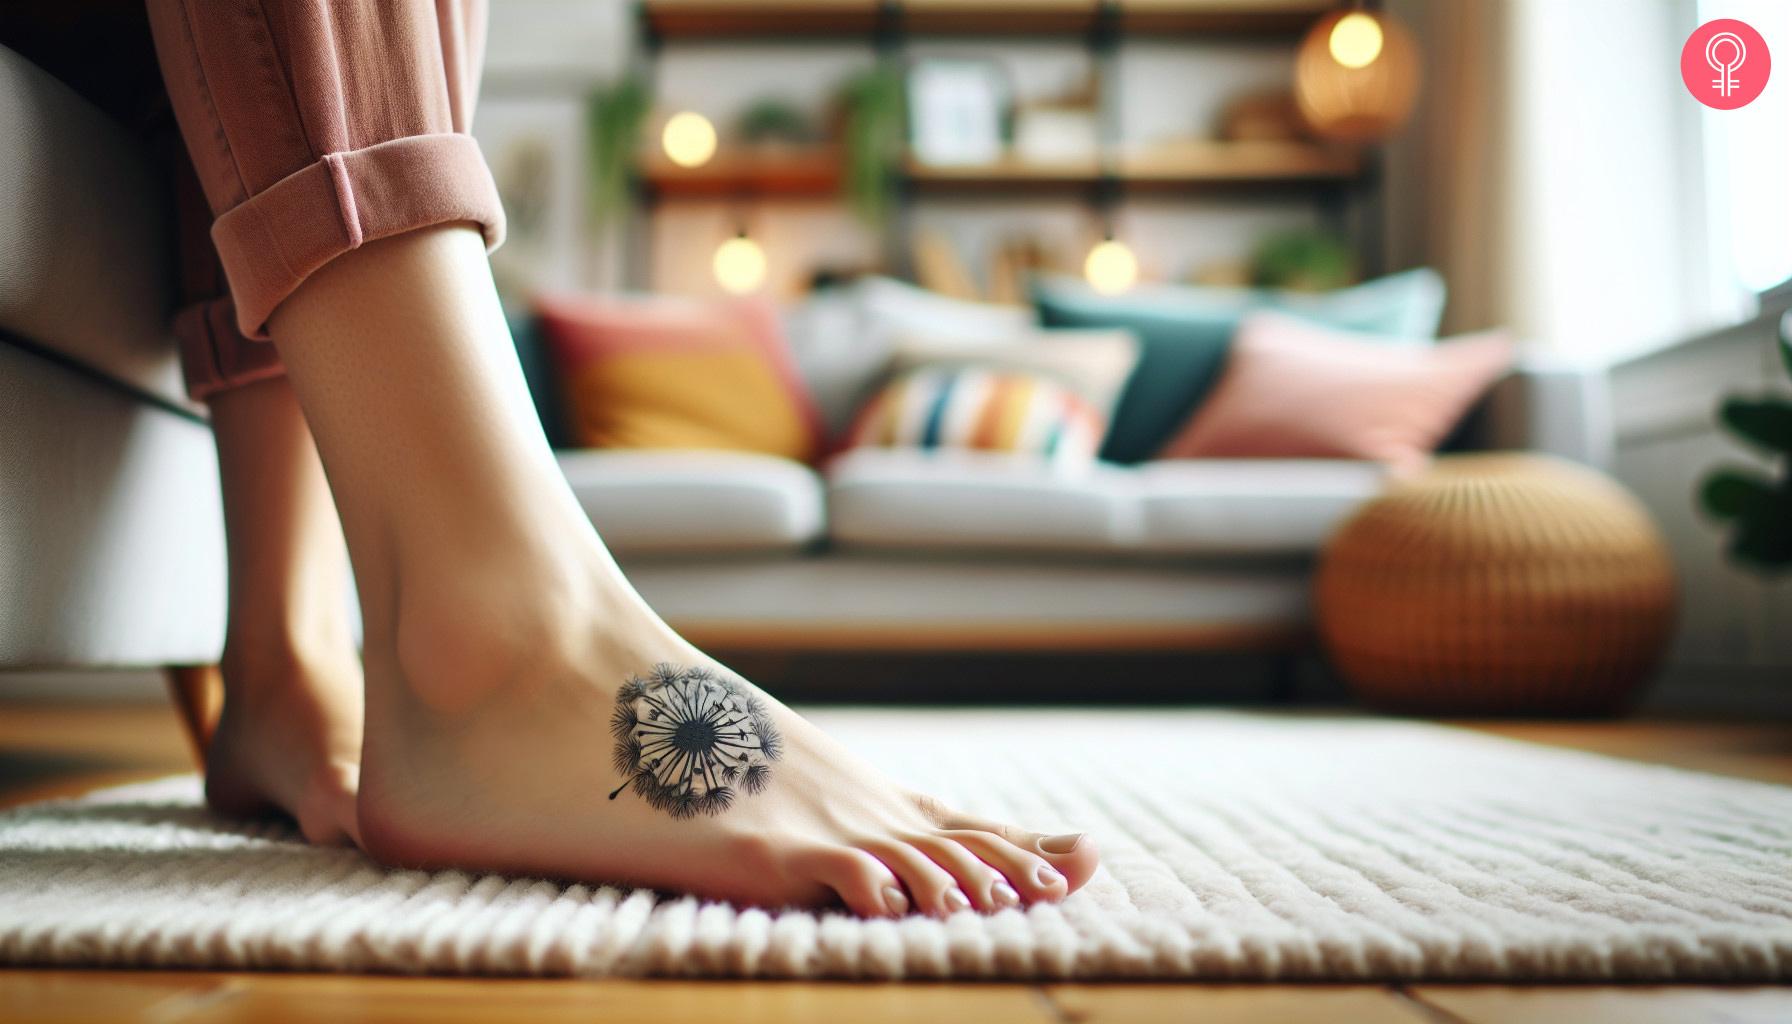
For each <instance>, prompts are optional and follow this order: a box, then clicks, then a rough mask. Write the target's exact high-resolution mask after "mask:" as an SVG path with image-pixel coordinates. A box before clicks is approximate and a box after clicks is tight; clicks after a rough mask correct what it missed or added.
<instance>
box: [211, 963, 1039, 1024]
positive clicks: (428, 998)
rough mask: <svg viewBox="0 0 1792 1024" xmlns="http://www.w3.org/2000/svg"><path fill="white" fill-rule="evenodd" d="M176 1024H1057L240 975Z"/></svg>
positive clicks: (670, 994)
mask: <svg viewBox="0 0 1792 1024" xmlns="http://www.w3.org/2000/svg"><path fill="white" fill-rule="evenodd" d="M229 984H230V998H228V999H220V1000H216V1001H213V1002H211V1003H209V1004H208V1005H205V1006H203V1007H199V1008H197V1009H196V1010H195V1012H192V1013H190V1014H186V1015H184V1016H182V1017H181V1018H179V1019H180V1021H181V1024H189V1022H190V1024H237V1022H242V1024H310V1022H315V1024H385V1022H394V1024H396V1022H400V1021H418V1020H426V1021H431V1022H432V1024H483V1022H487V1021H490V1022H494V1024H495V1022H511V1021H518V1020H528V1021H531V1022H536V1021H540V1022H550V1024H551V1022H556V1021H566V1022H569V1024H571V1022H578V1024H589V1022H592V1021H602V1022H604V1024H671V1022H677V1021H705V1022H715V1024H783V1022H788V1021H841V1022H846V1021H851V1022H855V1024H884V1022H895V1021H915V1020H938V1021H948V1020H975V1021H979V1022H984V1024H1056V1022H1057V1020H1058V1018H1057V1017H1056V1016H1055V1015H1054V1014H1053V1013H1052V1011H1051V1008H1050V1006H1049V1005H1047V1004H1046V1002H1045V1001H1044V1000H1043V999H1041V998H1040V996H1039V993H1038V992H1037V990H1035V989H1033V988H1032V987H1030V986H1026V985H1003V984H995V985H935V984H927V983H915V984H854V983H846V982H741V981H625V980H609V981H581V980H570V979H568V980H509V979H492V978H486V979H468V978H392V977H348V976H341V975H272V974H258V975H250V974H240V975H232V976H230V977H229Z"/></svg>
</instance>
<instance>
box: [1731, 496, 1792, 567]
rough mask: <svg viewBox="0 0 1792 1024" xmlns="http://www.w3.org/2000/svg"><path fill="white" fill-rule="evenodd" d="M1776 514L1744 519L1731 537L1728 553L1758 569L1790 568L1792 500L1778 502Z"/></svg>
mask: <svg viewBox="0 0 1792 1024" xmlns="http://www.w3.org/2000/svg"><path fill="white" fill-rule="evenodd" d="M1779 504H1780V508H1779V510H1778V514H1777V515H1763V516H1755V517H1749V518H1744V519H1742V520H1741V521H1739V522H1738V523H1737V525H1736V532H1735V534H1733V535H1732V536H1731V537H1730V554H1731V556H1732V557H1734V558H1735V559H1736V560H1737V561H1739V562H1745V563H1747V564H1749V565H1752V566H1754V567H1756V568H1758V569H1767V570H1772V571H1779V570H1784V569H1788V568H1792V501H1781V502H1780V503H1779Z"/></svg>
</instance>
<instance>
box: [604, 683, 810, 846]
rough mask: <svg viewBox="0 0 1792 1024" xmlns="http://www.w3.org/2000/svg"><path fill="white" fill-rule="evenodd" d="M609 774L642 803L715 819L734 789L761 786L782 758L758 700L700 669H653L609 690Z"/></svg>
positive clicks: (681, 815) (618, 790) (682, 814)
mask: <svg viewBox="0 0 1792 1024" xmlns="http://www.w3.org/2000/svg"><path fill="white" fill-rule="evenodd" d="M610 732H611V733H612V734H614V735H615V737H616V756H615V765H616V771H617V773H618V774H620V775H621V776H622V779H623V781H622V785H620V786H617V787H616V790H615V792H613V793H611V794H610V799H612V800H614V799H616V798H617V797H618V796H620V795H621V793H622V791H623V790H625V789H628V788H629V787H630V786H633V787H634V790H635V794H636V795H637V796H639V797H640V798H641V799H643V800H645V801H647V804H648V806H650V807H654V808H656V809H658V810H662V811H665V812H666V813H668V814H670V815H672V816H673V817H674V818H689V817H693V816H695V815H698V814H720V813H722V812H723V811H725V810H727V809H728V808H729V807H730V806H732V805H733V803H734V797H735V787H737V786H738V787H739V788H740V789H743V790H745V791H746V792H748V793H758V792H760V791H761V790H763V789H765V786H766V783H767V782H769V781H770V779H771V773H772V767H771V763H772V762H773V761H776V760H777V759H778V756H779V755H780V754H781V753H782V741H781V740H780V739H779V737H778V729H777V727H776V726H775V725H773V724H772V718H771V714H770V712H769V711H768V709H767V708H766V706H765V702H764V701H762V700H760V699H759V698H758V697H757V696H756V695H754V694H753V693H751V692H749V691H748V690H747V688H746V687H744V686H742V685H741V684H740V683H738V682H735V681H734V680H731V679H723V678H719V677H717V675H716V674H715V673H714V672H711V671H709V670H708V669H705V668H680V667H679V666H677V665H665V664H661V665H655V666H654V667H653V671H652V672H651V673H649V674H648V676H647V678H645V679H642V678H640V677H632V678H630V679H629V681H628V682H626V683H624V684H622V688H621V689H620V690H617V691H616V710H615V712H614V713H613V714H611V716H610Z"/></svg>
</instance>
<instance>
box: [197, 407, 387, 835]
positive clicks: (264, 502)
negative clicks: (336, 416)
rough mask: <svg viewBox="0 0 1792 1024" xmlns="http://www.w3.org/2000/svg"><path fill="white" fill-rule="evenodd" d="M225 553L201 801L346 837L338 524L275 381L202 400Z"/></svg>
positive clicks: (350, 806) (357, 678)
mask: <svg viewBox="0 0 1792 1024" xmlns="http://www.w3.org/2000/svg"><path fill="white" fill-rule="evenodd" d="M211 409H212V429H213V433H214V434H215V436H216V439H217V445H218V474H219V480H220V483H221V484H222V490H223V495H224V523H225V532H226V535H227V537H228V540H229V548H230V625H229V629H228V633H227V635H226V639H225V644H224V658H223V662H222V666H221V667H222V669H223V675H224V709H223V712H222V714H221V715H220V717H219V720H218V728H217V731H216V733H215V734H214V735H213V737H212V742H211V746H210V749H208V750H207V752H206V764H205V792H206V800H207V802H209V803H210V804H211V805H212V806H213V807H214V808H216V809H218V810H220V811H223V812H225V813H227V814H259V813H264V812H267V811H270V810H275V811H281V812H284V813H286V814H288V815H291V816H292V817H293V818H294V819H295V820H296V821H297V822H298V825H299V829H300V831H301V832H303V833H304V834H305V837H306V838H307V839H310V840H311V841H312V842H317V843H335V842H342V841H344V840H352V839H355V838H356V834H357V833H356V821H355V782H356V776H357V774H358V772H359V768H358V766H359V764H360V757H361V719H362V709H361V665H360V660H359V658H358V656H357V655H356V652H355V645H354V635H353V631H352V629H351V628H350V625H349V622H350V620H349V606H348V596H349V595H348V561H347V555H346V552H345V550H344V548H343V539H342V526H341V524H340V523H339V521H338V520H337V517H336V509H335V507H334V506H333V505H332V504H331V502H330V488H329V484H328V482H327V481H326V480H325V479H324V475H323V467H322V466H321V465H320V464H319V462H318V459H317V447H316V445H315V444H314V443H313V442H312V439H311V432H310V429H309V428H308V427H307V426H306V424H305V418H304V415H303V413H301V412H300V410H299V404H298V400H297V399H296V398H295V397H294V396H293V393H292V389H291V387H290V386H289V385H288V384H287V382H286V381H285V380H269V381H262V382H260V383H256V384H251V385H249V386H247V387H242V388H237V389H234V390H230V391H226V392H223V393H221V394H218V395H215V396H213V398H212V399H211Z"/></svg>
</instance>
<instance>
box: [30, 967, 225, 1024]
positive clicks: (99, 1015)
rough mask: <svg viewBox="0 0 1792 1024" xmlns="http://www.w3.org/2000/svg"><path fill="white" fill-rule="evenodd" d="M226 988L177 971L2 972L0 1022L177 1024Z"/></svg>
mask: <svg viewBox="0 0 1792 1024" xmlns="http://www.w3.org/2000/svg"><path fill="white" fill-rule="evenodd" d="M225 985H226V980H225V979H224V978H222V977H220V976H218V975H211V974H197V973H187V972H178V971H69V970H47V971H40V970H30V969H20V968H0V1020H6V1021H9V1022H11V1021H16V1022H19V1024H24V1022H27V1021H29V1022H33V1024H36V1022H43V1024H61V1022H65V1021H68V1022H73V1021H94V1022H98V1021H175V1020H180V1019H183V1017H184V1015H185V1014H186V1012H187V1011H188V1010H190V1009H192V1008H194V1007H196V1006H200V1005H203V1004H204V1003H205V1002H207V1001H208V1000H210V999H213V998H216V997H217V996H218V994H219V993H221V992H222V991H223V989H224V986H225Z"/></svg>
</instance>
